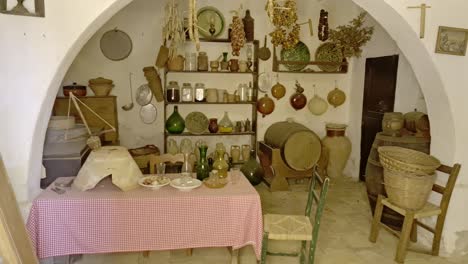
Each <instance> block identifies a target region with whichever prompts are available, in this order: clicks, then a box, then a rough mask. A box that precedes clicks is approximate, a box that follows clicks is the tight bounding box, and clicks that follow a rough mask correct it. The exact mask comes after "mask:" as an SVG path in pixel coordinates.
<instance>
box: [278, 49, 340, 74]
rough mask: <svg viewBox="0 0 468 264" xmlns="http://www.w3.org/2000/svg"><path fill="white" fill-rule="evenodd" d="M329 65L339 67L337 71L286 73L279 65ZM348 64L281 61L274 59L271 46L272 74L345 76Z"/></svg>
mask: <svg viewBox="0 0 468 264" xmlns="http://www.w3.org/2000/svg"><path fill="white" fill-rule="evenodd" d="M286 64H288V65H306V66H308V65H315V66H317V65H329V66H340V69H339V70H338V71H330V72H329V71H288V70H280V65H286ZM348 66H349V63H348V62H347V61H345V62H331V61H308V62H302V61H282V60H278V58H277V57H276V47H274V46H273V72H280V73H310V74H345V73H347V72H348Z"/></svg>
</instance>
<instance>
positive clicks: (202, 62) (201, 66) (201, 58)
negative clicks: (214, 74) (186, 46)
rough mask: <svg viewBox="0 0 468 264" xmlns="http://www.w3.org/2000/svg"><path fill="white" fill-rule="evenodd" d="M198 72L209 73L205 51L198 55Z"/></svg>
mask: <svg viewBox="0 0 468 264" xmlns="http://www.w3.org/2000/svg"><path fill="white" fill-rule="evenodd" d="M198 71H208V55H206V52H204V51H200V52H199V53H198Z"/></svg>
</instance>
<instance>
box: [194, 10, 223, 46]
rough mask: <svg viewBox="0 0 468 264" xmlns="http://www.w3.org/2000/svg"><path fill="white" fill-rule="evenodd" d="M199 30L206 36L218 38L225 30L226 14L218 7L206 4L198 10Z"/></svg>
mask: <svg viewBox="0 0 468 264" xmlns="http://www.w3.org/2000/svg"><path fill="white" fill-rule="evenodd" d="M197 19H198V26H199V27H200V28H201V29H199V30H198V32H199V33H200V35H202V36H203V37H204V38H217V37H219V35H221V33H223V31H224V16H223V14H222V13H221V12H220V11H219V10H218V9H216V8H214V7H212V6H206V7H203V8H200V9H199V10H198V12H197Z"/></svg>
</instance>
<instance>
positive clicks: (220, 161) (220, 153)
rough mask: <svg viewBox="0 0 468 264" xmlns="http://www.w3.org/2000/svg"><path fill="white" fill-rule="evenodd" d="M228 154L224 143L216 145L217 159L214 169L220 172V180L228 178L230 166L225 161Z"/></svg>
mask: <svg viewBox="0 0 468 264" xmlns="http://www.w3.org/2000/svg"><path fill="white" fill-rule="evenodd" d="M225 154H226V148H225V147H224V145H223V143H218V144H216V157H215V162H214V163H213V169H214V170H217V171H218V175H219V178H221V179H222V178H226V177H227V172H228V169H229V165H228V163H227V162H226V160H225V159H224V155H225Z"/></svg>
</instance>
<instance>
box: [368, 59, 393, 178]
mask: <svg viewBox="0 0 468 264" xmlns="http://www.w3.org/2000/svg"><path fill="white" fill-rule="evenodd" d="M397 71H398V55H394V56H385V57H378V58H368V59H367V60H366V77H365V81H364V102H363V108H362V124H361V164H360V170H359V179H360V180H362V181H364V180H365V175H364V174H365V172H366V164H367V157H368V156H369V152H370V150H371V147H372V143H373V142H374V138H375V134H377V133H378V132H380V131H382V118H383V114H384V113H385V112H392V111H393V105H394V102H395V88H396V80H397Z"/></svg>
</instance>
